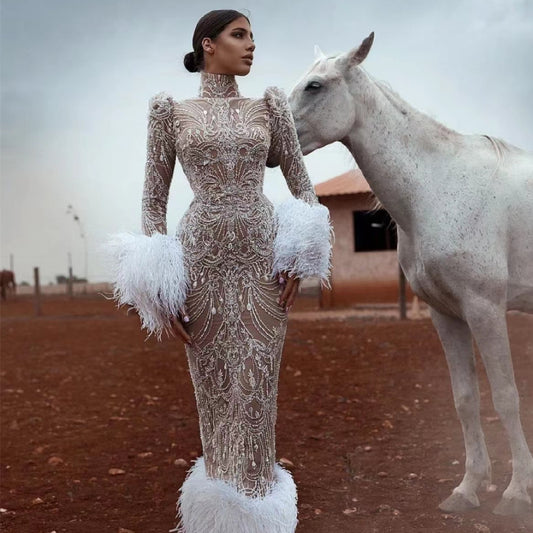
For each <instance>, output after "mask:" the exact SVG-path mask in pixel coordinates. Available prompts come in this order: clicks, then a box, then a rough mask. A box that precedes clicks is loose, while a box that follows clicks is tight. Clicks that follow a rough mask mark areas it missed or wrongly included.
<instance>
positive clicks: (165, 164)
mask: <svg viewBox="0 0 533 533" xmlns="http://www.w3.org/2000/svg"><path fill="white" fill-rule="evenodd" d="M173 121H174V115H173V101H172V97H171V96H169V95H167V94H166V93H164V92H160V93H158V94H156V95H155V96H153V97H152V98H151V99H150V102H149V105H148V134H147V141H146V165H145V172H144V176H145V178H144V189H143V198H142V216H141V219H142V224H141V225H142V231H143V233H144V234H145V235H152V234H153V233H156V232H157V233H162V234H163V235H166V233H167V221H166V215H167V202H168V193H169V189H170V183H171V182H172V176H173V173H174V166H175V164H176V145H175V137H174V124H173Z"/></svg>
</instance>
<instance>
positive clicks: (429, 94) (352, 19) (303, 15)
mask: <svg viewBox="0 0 533 533" xmlns="http://www.w3.org/2000/svg"><path fill="white" fill-rule="evenodd" d="M1 6H2V7H1V24H2V27H1V91H2V93H1V125H2V147H1V149H2V154H1V155H2V167H1V266H2V267H3V268H9V255H10V253H12V254H13V256H14V265H15V272H16V275H17V280H18V281H19V282H20V281H22V280H26V281H30V282H31V281H32V269H33V267H34V266H39V267H40V269H41V279H42V280H43V282H44V283H48V282H50V281H52V280H53V279H54V278H55V275H56V274H65V273H66V271H67V266H68V263H67V257H68V252H69V251H70V252H71V254H72V260H73V266H74V272H75V274H76V275H78V276H83V275H84V255H83V240H82V239H81V237H80V231H79V227H78V226H77V224H76V222H75V221H74V220H73V217H72V215H68V214H67V213H66V211H67V205H69V204H71V205H72V206H73V207H74V209H75V211H76V212H77V214H78V215H79V218H80V220H81V222H82V224H83V226H84V230H85V234H86V242H87V244H88V249H89V260H88V270H89V279H90V281H101V280H105V279H106V273H105V268H104V266H103V265H102V263H101V258H100V257H99V255H98V253H97V247H98V244H99V243H100V242H101V241H102V240H104V239H105V237H106V235H107V234H108V233H111V232H115V231H123V230H127V231H136V232H137V231H140V209H141V195H142V185H143V178H144V160H145V155H146V152H145V150H146V120H147V116H146V115H147V109H148V100H149V98H150V96H152V95H153V94H155V93H156V92H159V91H162V90H164V91H167V92H169V93H170V94H172V95H173V96H174V97H175V98H176V99H182V98H189V97H194V96H197V92H198V86H199V77H198V74H191V73H189V72H187V71H186V70H185V68H184V67H183V61H182V58H183V55H184V54H185V53H187V52H189V51H190V50H191V49H192V45H191V39H192V33H193V31H194V27H195V25H196V22H197V21H198V19H199V18H200V17H201V16H202V15H203V14H204V13H206V12H207V11H210V10H211V9H221V8H232V9H237V10H239V11H244V12H245V13H247V14H248V15H249V18H250V19H251V23H252V30H253V32H254V37H255V41H256V50H255V54H254V55H255V60H254V65H253V67H252V70H251V72H250V74H249V75H248V76H246V77H237V81H238V84H239V88H240V91H241V93H242V94H243V95H245V96H249V97H261V96H262V94H263V91H264V89H265V88H266V87H267V86H268V85H277V86H279V87H281V88H282V89H284V90H285V91H286V92H289V91H290V89H291V88H292V87H293V85H294V84H295V83H296V81H297V80H298V79H299V78H300V76H301V75H302V74H303V73H304V72H305V71H306V70H307V69H308V68H309V66H310V64H311V63H312V61H313V58H314V52H313V47H314V45H315V44H318V45H319V46H320V48H321V49H322V51H323V52H324V53H325V54H326V55H330V54H334V53H338V52H344V51H347V50H349V49H350V48H353V47H355V46H357V45H358V44H359V43H360V42H361V40H362V39H363V38H364V37H366V36H367V35H368V34H369V33H370V32H371V31H375V41H374V45H373V48H372V50H371V52H370V54H369V56H368V58H367V59H366V61H365V68H366V70H367V71H368V72H369V73H370V74H372V75H373V76H374V77H376V78H378V79H381V80H384V81H387V82H388V83H389V84H390V86H391V87H392V88H393V89H395V90H396V91H397V92H398V93H399V94H400V96H402V97H403V98H404V99H405V100H407V101H408V102H409V103H410V104H411V105H413V106H414V107H417V108H418V109H420V110H422V111H424V112H426V113H428V114H430V115H431V116H433V117H434V118H436V119H437V120H439V121H441V122H443V123H444V124H446V125H447V126H449V127H451V128H453V129H456V130H458V131H460V132H462V133H486V134H490V135H494V136H497V137H501V138H503V139H506V140H507V141H509V142H511V143H513V144H516V145H518V146H521V147H522V148H525V149H527V150H529V151H533V128H532V124H533V99H532V97H533V58H532V51H533V0H435V1H432V2H428V1H423V0H404V1H402V2H398V1H394V0H372V1H370V0H367V1H364V2H363V1H360V0H350V1H337V0H328V1H327V2H326V1H323V0H322V1H320V2H318V1H314V0H304V1H292V2H287V1H286V0H284V1H282V0H273V1H267V2H258V1H245V0H241V1H240V2H237V3H235V2H227V3H226V2H224V3H221V2H212V1H203V0H196V1H195V2H184V1H178V0H90V1H88V0H2V1H1ZM305 162H306V165H307V168H308V171H309V174H310V176H311V180H312V182H313V183H315V184H316V183H318V182H321V181H324V180H326V179H329V178H332V177H334V176H336V175H338V174H340V173H342V172H345V171H347V170H349V169H350V168H354V166H355V165H354V162H353V160H352V158H351V156H350V154H349V153H348V152H347V150H346V149H345V148H344V147H343V146H342V145H340V144H339V143H335V144H334V145H331V146H329V147H326V148H323V149H321V150H318V151H316V152H314V153H312V154H310V155H308V156H306V157H305ZM264 190H265V193H266V194H267V196H269V197H270V198H271V199H272V200H280V199H282V198H284V197H285V196H287V195H288V194H289V192H288V189H287V187H286V185H285V181H284V179H283V176H282V174H281V172H280V171H279V168H278V169H267V171H266V176H265V189H264ZM191 199H192V192H191V190H190V187H189V185H188V183H187V181H186V178H185V176H184V174H183V172H182V169H181V167H180V165H179V163H177V164H176V170H175V173H174V180H173V183H172V187H171V191H170V201H169V208H168V231H169V233H174V231H175V228H176V225H177V223H178V221H179V219H180V218H181V216H182V215H183V213H184V212H185V210H186V208H187V207H188V205H189V203H190V201H191Z"/></svg>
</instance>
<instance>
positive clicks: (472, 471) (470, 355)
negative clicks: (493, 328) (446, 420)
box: [431, 308, 491, 512]
mask: <svg viewBox="0 0 533 533" xmlns="http://www.w3.org/2000/svg"><path fill="white" fill-rule="evenodd" d="M431 318H432V320H433V324H434V325H435V328H436V329H437V332H438V334H439V337H440V340H441V343H442V346H443V348H444V353H445V354H446V361H447V363H448V368H449V370H450V377H451V381H452V390H453V399H454V402H455V408H456V409H457V414H458V416H459V420H460V421H461V426H462V428H463V436H464V441H465V448H466V462H465V475H464V477H463V480H462V481H461V483H460V484H459V485H458V486H457V487H456V488H455V489H454V490H453V492H452V494H451V495H450V496H449V497H448V498H447V499H446V500H444V501H443V502H442V503H441V504H440V505H439V507H440V509H442V510H443V511H448V512H460V511H465V510H467V509H471V508H473V507H478V506H479V500H478V497H477V494H476V492H477V490H478V488H479V486H480V484H481V483H482V482H487V483H490V478H491V464H490V459H489V454H488V451H487V446H486V444H485V436H484V434H483V429H482V428H481V420H480V414H479V386H478V380H477V374H476V363H475V357H474V347H473V344H472V334H471V333H470V329H469V327H468V325H467V324H466V322H464V321H463V320H460V319H458V318H453V317H451V316H447V315H443V314H441V313H439V312H438V311H435V310H434V309H433V308H432V309H431Z"/></svg>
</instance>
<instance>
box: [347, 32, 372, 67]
mask: <svg viewBox="0 0 533 533" xmlns="http://www.w3.org/2000/svg"><path fill="white" fill-rule="evenodd" d="M373 42H374V32H372V33H371V34H370V35H369V36H368V37H367V38H366V39H364V40H363V42H362V43H361V44H360V45H359V48H357V49H355V48H354V49H353V50H350V51H349V52H348V54H347V56H348V57H347V58H346V59H347V62H348V64H349V65H359V64H360V63H362V62H363V61H364V60H365V58H366V56H367V55H368V52H370V48H372V43H373Z"/></svg>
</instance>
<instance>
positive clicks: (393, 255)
mask: <svg viewBox="0 0 533 533" xmlns="http://www.w3.org/2000/svg"><path fill="white" fill-rule="evenodd" d="M320 201H321V203H323V204H324V205H325V206H326V207H327V208H328V209H329V211H330V216H331V221H332V224H333V228H334V230H335V242H334V244H333V259H332V264H333V269H332V276H331V286H332V290H331V291H323V293H322V297H321V302H322V305H323V306H324V307H336V306H341V305H350V304H356V303H360V302H365V301H369V302H382V301H394V300H396V299H397V298H398V256H397V252H396V250H383V251H375V252H356V251H355V250H354V241H355V236H354V224H353V211H358V210H369V209H372V207H373V203H374V200H373V197H372V195H371V194H370V193H363V194H352V195H339V196H323V197H321V198H320Z"/></svg>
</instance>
